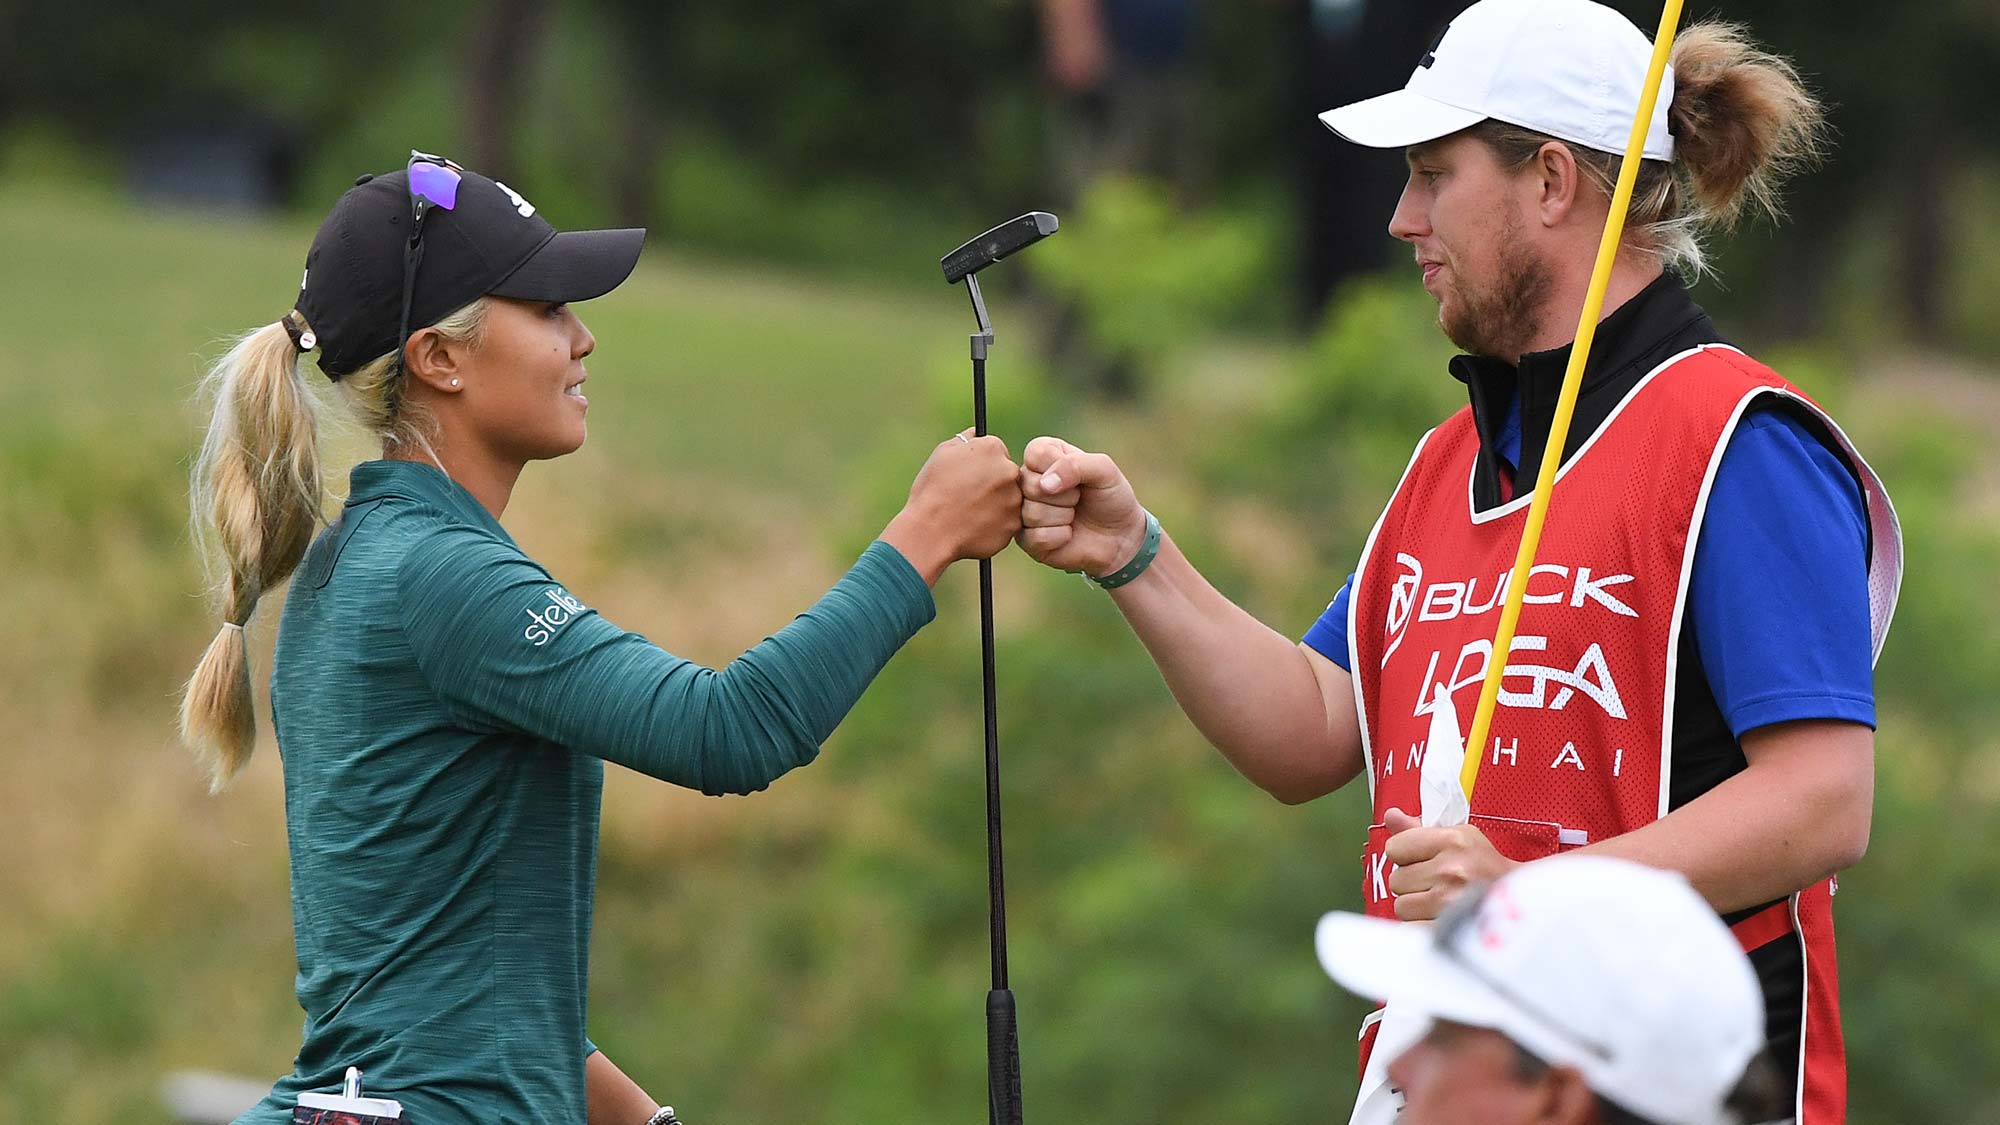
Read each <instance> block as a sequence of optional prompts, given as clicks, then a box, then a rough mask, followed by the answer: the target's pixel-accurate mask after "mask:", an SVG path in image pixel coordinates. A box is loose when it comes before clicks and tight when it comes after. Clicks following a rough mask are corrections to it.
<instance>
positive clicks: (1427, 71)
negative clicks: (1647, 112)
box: [1319, 0, 1674, 160]
mask: <svg viewBox="0 0 2000 1125" xmlns="http://www.w3.org/2000/svg"><path fill="white" fill-rule="evenodd" d="M1652 55H1653V44H1652V42H1651V40H1649V39H1647V38H1646V34H1645V33H1644V32H1642V31H1640V30H1639V29H1638V28H1637V27H1635V26H1633V24H1632V21H1630V20H1628V19H1626V18H1625V17H1624V16H1622V15H1619V14H1618V13H1617V12H1616V11H1613V10H1612V9H1610V8H1607V7H1605V6H1604V5H1602V4H1594V3H1591V0H1479V2H1478V3H1476V4H1474V5H1472V6H1471V7H1470V8H1467V9H1466V10H1465V11H1463V12H1460V13H1459V14H1458V17H1457V18H1456V19H1453V20H1452V21H1451V26H1449V27H1447V28H1446V29H1445V31H1444V35H1443V36H1442V37H1441V38H1439V40H1438V42H1437V44H1436V45H1435V46H1433V47H1432V48H1431V50H1430V52H1429V53H1428V54H1426V55H1425V56H1424V58H1423V61H1422V62H1420V63H1419V64H1418V66H1417V69H1416V73H1414V74H1412V75H1410V81H1409V84H1408V85H1407V86H1405V87H1403V88H1402V89H1400V90H1395V91H1392V92H1390V93H1387V94H1383V95H1381V96H1380V97H1374V98H1369V99H1368V100H1366V101H1359V102H1355V103H1354V104H1352V105H1344V106H1341V107H1340V108H1338V109H1330V110H1327V111H1326V112H1325V113H1322V114H1320V115H1319V119H1320V120H1321V121H1323V122H1325V123H1326V125H1327V127H1328V128H1329V129H1332V130H1333V131H1334V132H1336V133H1338V134H1340V135H1341V136H1343V137H1345V138H1347V139H1348V140H1350V141H1353V142H1354V143H1355V144H1359V145H1367V146H1369V147H1371V148H1405V147H1408V146H1410V145H1417V144H1423V143H1424V142H1426V141H1434V140H1436V139H1438V138H1439V137H1443V136H1448V135H1449V134H1452V133H1456V132H1458V131H1459V130H1461V129H1469V128H1471V127H1472V126H1474V125H1477V124H1479V123H1480V122H1481V121H1485V120H1487V119H1489V118H1493V119H1497V120H1500V121H1505V122H1508V123H1509V124H1513V125H1519V126H1521V127H1522V128H1525V129H1532V130H1534V131H1535V132H1538V133H1547V134H1548V135H1549V136H1552V137H1557V138H1560V139H1561V140H1565V141H1570V142H1572V143H1574V144H1580V145H1583V146H1584V147H1586V148H1594V149H1597V150H1599V151H1600V152H1624V151H1625V144H1626V142H1627V141H1628V140H1629V139H1630V137H1631V133H1632V116H1633V115H1634V114H1636V113H1637V112H1638V111H1639V97H1640V94H1641V93H1642V92H1643V91H1644V89H1645V85H1646V71H1647V69H1648V68H1649V67H1650V66H1651V64H1652ZM1673 100H1674V72H1673V68H1672V67H1669V68H1667V73H1666V77H1665V78H1664V79H1663V80H1662V81H1661V84H1660V99H1659V102H1658V104H1657V105H1656V106H1655V107H1654V109H1653V121H1652V125H1651V127H1650V129H1649V130H1648V131H1647V134H1646V157H1647V158H1648V159H1651V160H1672V159H1673V156H1674V139H1673V137H1672V136H1670V135H1669V134H1668V132H1667V107H1668V106H1669V105H1671V104H1673Z"/></svg>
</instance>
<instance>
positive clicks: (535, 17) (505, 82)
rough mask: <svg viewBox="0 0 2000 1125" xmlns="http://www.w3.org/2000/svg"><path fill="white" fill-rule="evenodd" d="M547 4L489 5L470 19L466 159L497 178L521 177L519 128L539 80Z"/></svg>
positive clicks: (509, 1) (512, 1) (502, 1)
mask: <svg viewBox="0 0 2000 1125" xmlns="http://www.w3.org/2000/svg"><path fill="white" fill-rule="evenodd" d="M550 7H551V5H550V4H549V3H548V0H490V2H489V3H486V4H484V5H482V6H481V7H480V8H479V10H478V11H476V12H474V13H472V14H471V16H470V20H471V24H472V26H471V28H470V29H469V31H470V33H469V34H468V35H467V36H466V44H465V91H466V106H465V115H466V129H465V154H466V155H465V159H466V163H467V164H468V165H470V166H471V167H474V168H479V169H483V170H485V171H486V172H488V173H490V174H492V175H494V176H513V175H516V174H517V173H516V171H515V167H514V125H515V122H516V121H518V120H519V118H520V115H521V107H522V105H523V104H524V102H525V101H526V100H527V97H528V93H529V90H530V89H531V84H532V82H533V80H534V77H535V62H536V59H537V58H538V56H539V55H540V53H541V48H542V46H543V44H544V41H545V39H546V33H547V30H548V26H549V19H548V17H549V9H550Z"/></svg>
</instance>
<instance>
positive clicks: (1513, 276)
mask: <svg viewBox="0 0 2000 1125" xmlns="http://www.w3.org/2000/svg"><path fill="white" fill-rule="evenodd" d="M1520 232H1521V221H1520V217H1519V216H1518V215H1510V216H1509V217H1508V221H1507V224H1506V226H1505V227H1504V228H1503V229H1502V231H1501V234H1500V246H1501V250H1500V257H1499V260H1498V262H1497V263H1496V264H1495V266H1494V271H1493V272H1494V280H1493V283H1492V284H1491V285H1489V286H1485V287H1482V288H1480V289H1478V290H1474V289H1473V288H1471V287H1470V286H1468V285H1467V284H1466V282H1465V281H1464V279H1463V278H1462V277H1461V276H1460V275H1459V274H1458V273H1457V271H1455V270H1454V271H1453V273H1452V277H1451V281H1450V285H1451V289H1452V293H1453V295H1454V297H1455V298H1456V300H1454V301H1449V302H1440V303H1439V304H1438V327H1439V328H1441V329H1443V330H1444V334H1445V336H1446V338H1448V339H1449V340H1451V342H1452V343H1454V344H1456V345H1458V346H1459V347H1460V348H1462V349H1464V350H1465V351H1466V352H1468V353H1470V354H1472V355H1482V356H1493V357H1495V358H1498V359H1504V360H1506V361H1507V362H1508V363H1515V362H1517V361H1519V359H1520V358H1521V354H1522V353H1523V352H1524V351H1526V350H1527V346H1528V342H1529V341H1531V340H1533V339H1535V338H1536V336H1538V335H1540V333H1541V313H1542V308H1543V305H1544V304H1545V303H1546V302H1547V300H1548V295H1549V290H1550V289H1551V288H1553V285H1554V282H1553V280H1552V279H1551V277H1550V271H1549V268H1548V264H1547V263H1546V262H1544V261H1543V260H1542V259H1541V257H1540V255H1538V254H1536V253H1535V251H1534V249H1533V248H1532V247H1530V246H1528V245H1527V244H1526V243H1525V242H1524V241H1523V240H1522V239H1521V238H1520Z"/></svg>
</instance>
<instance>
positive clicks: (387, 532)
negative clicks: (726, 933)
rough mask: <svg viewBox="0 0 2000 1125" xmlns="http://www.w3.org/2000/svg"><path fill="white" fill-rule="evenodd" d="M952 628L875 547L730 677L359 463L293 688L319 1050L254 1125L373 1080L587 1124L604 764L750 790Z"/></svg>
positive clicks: (297, 901) (472, 1110)
mask: <svg viewBox="0 0 2000 1125" xmlns="http://www.w3.org/2000/svg"><path fill="white" fill-rule="evenodd" d="M934 614H935V607H934V606H933V604H932V601H931V597H930V591H929V589H928V588H927V587H926V586H925V585H924V582H923V580H922V578H920V577H919V576H918V575H917V573H916V571H915V570H914V569H913V568H911V566H910V565H909V563H908V562H907V561H905V560H904V559H903V557H902V556H901V555H900V554H898V553H897V552H896V551H895V549H894V548H892V547H890V546H888V545H887V544H885V543H880V542H878V543H875V544H874V545H872V546H870V547H869V548H868V550H867V551H866V552H864V553H863V554H862V556H861V558H860V560H859V561H858V562H856V563H855V565H854V568H853V569H852V570H850V571H849V572H848V573H847V575H846V576H845V577H843V578H842V579H841V580H840V582H839V583H838V584H836V585H835V586H834V587H833V589H831V590H829V591H828V592H827V594H826V595H825V596H824V597H823V598H821V599H820V601H819V602H818V604H816V605H814V606H813V607H812V609H810V610H808V611H807V612H806V613H804V614H802V615H801V616H799V617H798V618H797V619H796V620H794V621H793V622H792V623H791V624H790V625H788V626H786V627H785V628H784V629H783V630H781V631H780V632H778V633H777V634H776V635H775V636H772V637H770V638H768V639H766V640H765V641H764V642H763V643H762V644H759V645H758V646H757V647H755V648H753V649H751V650H750V651H749V652H746V653H744V654H743V655H742V656H741V657H739V658H738V659H737V660H736V661H734V662H733V663H731V664H730V665H729V666H728V667H727V668H725V669H722V670H720V671H717V670H713V669H709V668H705V667H702V666H700V665H697V664H694V663H692V662H690V661H687V660H683V659H681V658H679V657H676V656H674V655H672V654H671V653H668V652H666V651H663V650H662V649H660V648H659V647H657V646H655V645H654V644H652V643H651V642H649V641H647V640H646V639H645V638H644V637H642V636H640V635H638V634H636V633H628V632H626V631H625V630H623V629H620V628H619V627H617V626H616V625H613V624H612V623H611V622H609V621H607V620H605V619H604V618H602V617H600V616H598V615H597V613H596V612H595V611H593V610H591V609H589V608H588V607H586V606H585V605H584V604H583V603H582V602H580V601H579V600H578V599H577V598H575V597H574V596H572V595H571V594H570V592H569V591H568V590H567V589H565V588H564V587H563V586H562V585H561V584H560V583H559V582H557V581H556V580H555V579H553V578H552V577H550V575H549V573H548V572H547V571H546V570H544V569H542V567H541V566H539V565H538V564H536V563H535V562H534V561H533V560H532V559H530V558H528V557H527V556H526V555H525V554H523V553H522V552H521V550H520V548H518V547H516V546H515V545H514V542H513V540H512V539H511V538H510V537H509V536H508V535H507V533H506V531H505V530H504V529H502V528H501V526H500V524H499V523H498V522H497V521H495V520H494V519H493V518H492V516H491V515H490V514H489V513H487V512H486V510H485V509H484V508H482V507H480V505H479V503H478V502H477V501H476V500H474V499H473V498H472V496H471V495H470V494H468V493H467V492H465V491H464V490H463V489H461V488H459V487H458V486H457V485H456V484H455V483H453V482H452V481H451V479H450V478H448V477H447V476H445V475H444V474H443V473H442V472H439V471H438V470H437V469H435V468H432V467H431V466H429V465H423V464H418V463H415V462H406V461H371V462H367V463H365V464H362V465H360V466H358V467H357V468H356V469H355V470H354V474H353V480H352V487H351V489H350V492H349V495H348V499H347V503H346V505H345V507H344V508H343V510H342V512H341V514H340V517H339V518H338V519H337V520H336V521H335V522H334V523H333V525H332V526H331V527H329V528H328V529H327V530H326V531H325V532H323V533H322V534H321V535H320V536H319V538H318V539H316V540H315V541H314V543H313V545H312V547H311V549H310V550H309V551H308V552H307V553H306V557H305V560H304V561H303V562H302V563H301V564H300V567H299V570H298V573H297V574H296V575H295V576H294V578H293V580H292V585H291V590H290V592H289V593H288V595H287V597H286V603H285V610H284V616H283V621H282V624H281V625H280V627H279V631H278V645H277V653H276V658H275V667H274V669H273V672H272V675H271V705H272V711H273V713H274V719H275V725H276V728H277V735H278V749H279V752H280V754H281V755H282V757H283V760H284V774H285V821H286V828H287V834H288V836H289V840H290V847H291V861H292V915H293V929H294V937H295V940H296V943H297V946H298V963H299V974H298V979H297V991H298V998H299V1004H300V1006H301V1007H303V1008H304V1009H305V1014H306V1020H305V1033H304V1043H303V1046H302V1047H301V1048H300V1051H299V1055H298V1059H297V1062H296V1067H295V1070H294V1072H293V1073H292V1074H291V1075H289V1076H287V1077H286V1078H284V1079H281V1080H280V1081H279V1082H278V1083H277V1085H276V1086H275V1087H274V1088H273V1090H272V1092H271V1095H270V1097H268V1098H266V1099H265V1101H264V1102H263V1103H261V1104H260V1105H259V1106H258V1107H257V1108H255V1109H253V1110H251V1111H250V1112H249V1113H247V1114H245V1115H244V1116H243V1117H242V1118H241V1119H239V1125H279V1123H281V1122H289V1121H290V1119H291V1118H290V1107H291V1105H292V1104H293V1103H294V1102H295V1100H296V1098H297V1095H298V1094H299V1092H301V1091H305V1090H317V1091H321V1092H329V1093H330V1092H337V1090H338V1088H339V1085H340V1080H341V1076H342V1073H343V1072H344V1070H345V1068H346V1067H348V1066H359V1067H361V1068H362V1070H363V1072H364V1075H365V1084H366V1085H365V1089H366V1091H367V1092H368V1093H370V1094H379V1095H380V1096H383V1097H392V1098H397V1099H399V1100H401V1101H402V1102H403V1105H404V1109H405V1116H406V1117H407V1118H409V1119H410V1120H412V1121H413V1122H415V1123H416V1125H498V1123H501V1122H509V1123H512V1122H519V1123H521V1125H529V1123H531V1122H532V1123H543V1122H562V1123H570V1122H574V1123H576V1125H582V1123H583V1121H584V1117H585V1113H584V1079H583V1063H584V1058H585V1055H586V1053H587V1052H588V1050H589V1049H590V1048H589V1045H588V1043H587V1041H586V1039H585V1037H584V1000H585V994H586V978H587V973H588V961H589V945H590V923H591V899H592V891H593V884H594V880H595V876H596V859H597V821H598V806H599V795H600V792H601V790H602V787H603V778H604V767H603V764H602V763H603V762H604V761H611V762H617V763H619V764H621V765H625V766H629V767H631V768H632V769H635V770H638V771H639V772H641V773H645V774H649V775H651V776H653V777H657V778H660V779H662V780H665V781H671V782H674V783H677V784H681V785H686V786H689V787H692V788H696V789H700V790H702V791H703V792H705V793H746V792H751V791H753V790H757V789H762V788H764V787H765V786H767V785H769V784H770V783H771V782H772V781H773V780H774V779H776V778H777V777H778V776H779V775H781V774H783V773H784V772H785V771H787V770H790V769H792V768H793V767H795V766H799V765H803V764H804V763H806V762H809V761H811V760H812V759H813V757H814V756H815V754H817V752H818V749H819V744H820V742H821V741H823V740H824V739H825V738H826V737H827V736H828V735H829V734H831V733H832V731H833V729H834V727H835V726H836V725H837V724H838V723H839V722H840V720H841V718H842V717H844V716H845V715H846V713H847V711H848V709H849V708H850V707H852V706H853V704H854V702H855V700H856V699H858V698H859V697H860V695H861V692H862V690H863V689H864V688H865V687H866V686H867V685H868V683H869V681H870V680H871V679H873V678H874V676H875V674H876V673H877V672H879V671H880V670H881V668H882V666H883V665H884V664H885V663H887V661H888V659H889V657H890V656H891V655H893V654H894V653H895V652H896V650H897V649H898V648H899V647H901V646H902V644H903V643H904V642H905V641H907V640H908V639H909V638H910V637H911V636H912V635H914V634H915V633H916V631H917V630H918V629H920V628H922V627H923V626H924V625H925V624H926V623H928V622H929V621H930V620H931V618H932V616H934Z"/></svg>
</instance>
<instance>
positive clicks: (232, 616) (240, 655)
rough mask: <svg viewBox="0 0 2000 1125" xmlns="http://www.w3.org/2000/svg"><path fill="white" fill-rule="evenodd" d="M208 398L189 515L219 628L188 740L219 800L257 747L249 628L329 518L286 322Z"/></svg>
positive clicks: (310, 404)
mask: <svg viewBox="0 0 2000 1125" xmlns="http://www.w3.org/2000/svg"><path fill="white" fill-rule="evenodd" d="M293 315H294V316H296V315H297V314H293ZM203 387H204V390H205V392H206V393H207V394H208V395H211V396H213V398H214V400H215V409H214V413H213V415H212V417H211V418H210V420H209V425H208V436H207V438H206V440H205V441H204V442H203V443H202V449H201V456H200V458H199V459H198V460H197V461H196V463H195V470H194V480H193V486H192V489H191V492H192V500H193V505H192V506H193V513H192V514H193V517H194V522H195V529H196V538H197V541H198V542H200V543H202V544H203V546H204V555H205V557H206V558H207V559H208V561H209V562H210V568H209V569H210V572H211V578H212V579H213V594H214V599H215V603H216V608H217V610H218V611H219V612H220V613H221V615H222V620H223V624H222V627H221V629H220V630H219V631H218V632H217V633H216V636H215V639H214V640H213V641H210V642H209V645H208V651H207V652H205V653H203V654H202V658H201V663H200V664H198V665H197V666H196V667H195V671H194V675H193V677H192V678H190V679H189V680H188V684H187V692H186V695H185V696H184V697H183V698H182V700H181V739H182V741H183V742H185V743H186V744H187V745H188V747H189V748H190V749H192V750H193V751H194V753H195V755H196V757H198V758H199V759H200V760H201V761H202V762H203V764H204V765H205V766H206V767H207V768H208V772H209V781H210V787H211V789H215V790H219V789H221V788H222V786H223V785H224V784H226V783H227V782H228V781H229V779H230V778H231V777H233V776H235V774H236V772H237V771H238V770H241V769H242V768H243V765H244V763H245V762H247V761H249V759H250V753H251V750H252V748H253V747H254V746H255V745H256V739H257V720H256V713H255V710H254V705H253V703H252V699H251V692H250V657H249V651H248V645H247V643H246V641H245V638H244V635H243V626H244V625H246V624H248V623H249V621H250V615H251V614H252V613H253V612H255V610H256V608H257V599H258V598H260V597H262V596H263V594H264V592H265V591H267V590H270V589H272V588H273V587H275V586H277V585H278V584H279V583H281V582H283V581H284V580H285V578H286V577H288V576H289V575H290V574H291V573H292V570H293V569H294V568H295V567H297V566H298V564H299V559H300V558H301V557H302V556H303V555H304V554H305V550H306V547H307V545H308V544H310V543H311V542H312V536H313V532H314V531H315V530H316V529H317V528H318V526H319V524H320V522H321V520H322V519H323V518H324V516H323V513H324V504H325V493H324V488H323V485H322V483H321V475H320V457H319V407H318V403H317V401H316V400H315V399H314V398H313V395H312V393H311V391H310V390H308V389H307V387H306V384H305V380H304V378H302V377H301V375H300V372H299V352H298V349H297V348H296V347H294V346H293V344H292V338H291V336H290V335H289V334H288V333H287V332H286V330H285V326H284V324H283V323H282V322H279V323H273V324H268V325H265V326H264V327H262V328H259V329H257V330H256V331H254V332H251V333H250V334H249V335H247V336H244V337H243V338H241V339H240V340H238V341H237V342H236V344H235V346H234V347H232V348H230V349H229V351H228V352H227V353H225V354H224V355H223V357H222V358H221V359H220V360H217V361H216V363H215V366H214V367H213V368H211V369H210V371H209V373H208V377H207V378H206V379H205V380H204V383H203Z"/></svg>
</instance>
